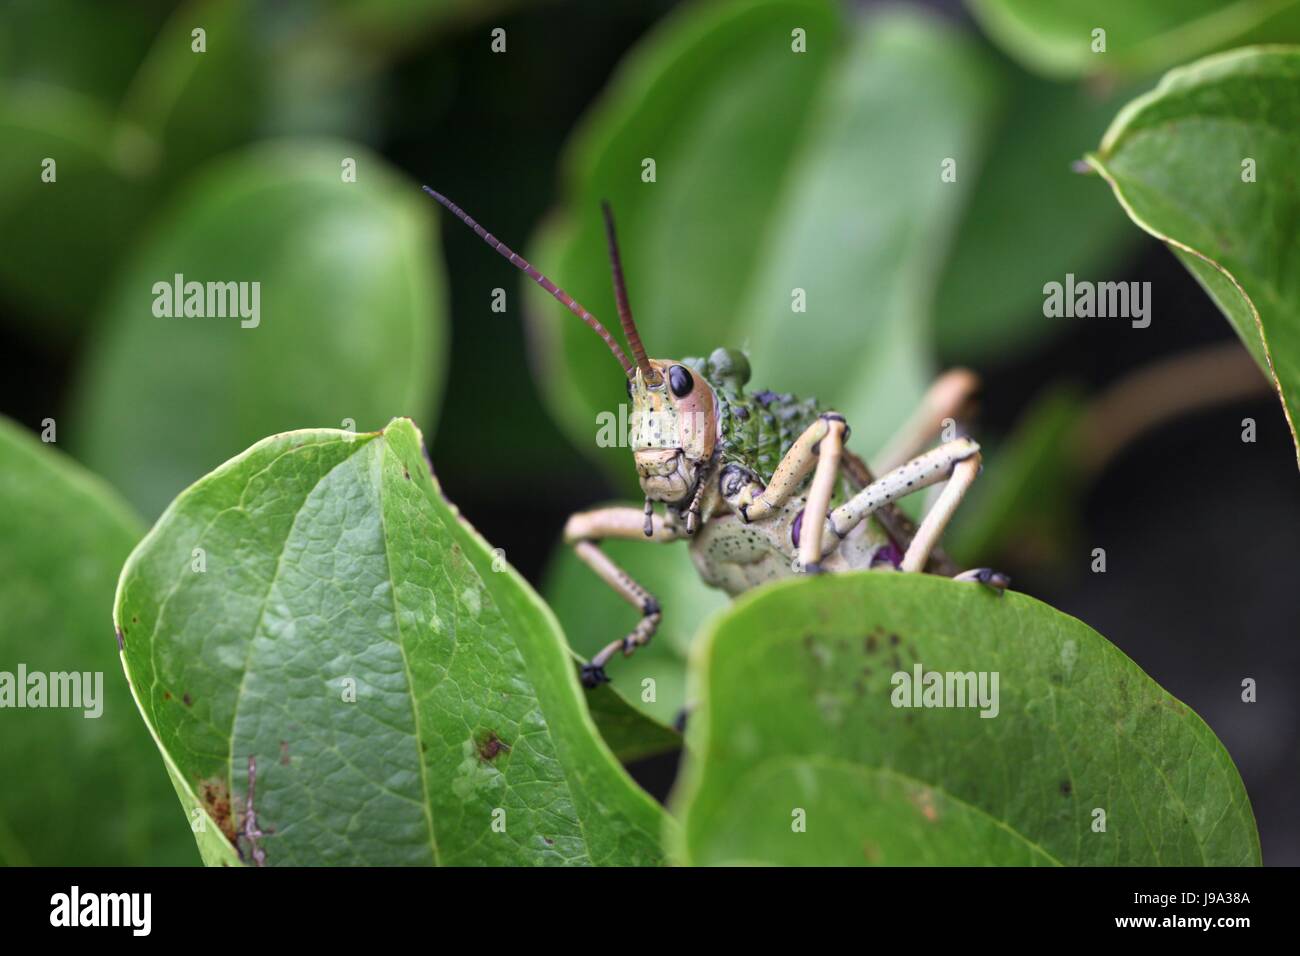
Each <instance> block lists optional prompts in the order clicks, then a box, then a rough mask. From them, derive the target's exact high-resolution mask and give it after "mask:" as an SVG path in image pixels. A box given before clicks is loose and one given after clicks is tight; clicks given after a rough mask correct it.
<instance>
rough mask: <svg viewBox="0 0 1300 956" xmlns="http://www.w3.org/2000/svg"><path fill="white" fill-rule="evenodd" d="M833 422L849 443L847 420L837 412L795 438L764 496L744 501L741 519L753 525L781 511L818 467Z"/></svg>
mask: <svg viewBox="0 0 1300 956" xmlns="http://www.w3.org/2000/svg"><path fill="white" fill-rule="evenodd" d="M831 422H838V423H839V426H840V427H841V428H842V429H843V432H844V434H843V438H842V440H841V445H842V444H843V441H847V440H848V429H847V427H845V426H844V417H843V416H842V415H838V414H836V413H835V412H826V413H825V414H823V415H822V416H821V417H820V418H818V419H817V421H815V422H813V423H812V424H811V425H809V426H808V427H807V428H806V429H805V430H804V433H803V434H802V435H800V436H799V437H798V438H796V439H795V441H794V444H793V445H791V446H790V450H789V451H787V452H786V453H785V456H784V457H783V458H782V459H781V461H780V463H779V464H778V465H777V466H776V471H774V472H773V473H772V480H771V481H769V482H768V483H767V487H766V488H764V489H763V492H762V494H760V495H759V496H758V497H757V498H755V499H754V500H753V501H750V502H742V503H741V504H740V506H739V507H738V508H737V509H736V510H737V513H738V514H739V515H740V520H741V521H744V522H745V523H746V524H749V523H751V522H754V521H762V520H763V519H764V518H766V517H767V516H768V515H770V514H772V513H773V512H775V511H779V510H780V509H781V506H782V505H784V504H785V503H786V502H787V501H789V500H790V497H791V496H792V495H793V494H794V493H795V492H796V491H798V490H799V488H800V487H801V486H802V485H803V482H804V479H805V478H807V477H808V475H809V473H810V472H811V471H812V470H813V468H814V466H816V464H817V458H818V450H819V445H820V443H821V440H822V439H823V438H825V437H826V433H827V431H829V426H830V423H831Z"/></svg>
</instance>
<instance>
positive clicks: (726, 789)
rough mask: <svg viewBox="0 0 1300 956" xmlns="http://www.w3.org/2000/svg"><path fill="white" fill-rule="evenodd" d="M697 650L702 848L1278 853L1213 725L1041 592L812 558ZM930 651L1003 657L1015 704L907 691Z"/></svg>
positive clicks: (696, 781)
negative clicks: (924, 697)
mask: <svg viewBox="0 0 1300 956" xmlns="http://www.w3.org/2000/svg"><path fill="white" fill-rule="evenodd" d="M697 653H698V658H697V659H695V660H694V661H693V665H694V666H693V669H692V674H693V675H695V679H696V680H698V682H699V683H698V686H693V688H692V694H693V696H695V697H696V698H697V700H698V705H699V707H698V710H697V711H695V713H693V714H692V716H691V722H690V724H689V726H688V729H687V736H688V739H689V749H688V751H687V756H686V761H687V768H686V771H685V777H684V781H685V782H684V783H683V784H681V785H680V787H679V791H678V792H677V793H676V794H675V795H674V800H673V803H674V806H675V807H676V809H677V812H678V813H679V815H680V819H681V821H682V831H681V837H682V843H681V845H680V847H679V850H678V854H677V855H678V856H679V857H680V859H681V861H682V862H690V863H693V864H723V863H734V862H763V863H773V864H779V865H795V864H801V865H810V864H812V865H819V866H827V865H842V866H846V865H863V864H881V865H886V866H888V865H900V864H909V865H917V864H949V865H951V864H967V865H971V864H978V865H987V864H995V863H997V864H1018V865H1051V864H1065V865H1079V864H1087V865H1133V864H1139V865H1209V866H1242V865H1252V864H1253V865H1257V864H1259V862H1260V851H1259V836H1258V834H1257V833H1256V830H1255V822H1254V817H1253V814H1252V812H1251V807H1250V803H1249V800H1248V799H1247V796H1246V791H1245V788H1244V787H1243V785H1242V782H1241V777H1240V776H1239V775H1238V773H1237V769H1236V767H1234V766H1233V764H1232V760H1231V759H1230V758H1229V756H1228V754H1227V751H1225V750H1224V748H1223V745H1222V744H1221V743H1220V742H1219V741H1218V739H1217V738H1216V737H1215V736H1214V733H1213V732H1212V731H1211V730H1210V728H1209V727H1207V726H1206V725H1205V723H1204V722H1203V721H1202V720H1201V719H1200V718H1199V717H1198V716H1197V715H1196V714H1194V713H1193V712H1192V711H1191V710H1190V709H1188V708H1187V707H1186V705H1184V704H1182V703H1181V702H1179V701H1178V700H1175V699H1174V698H1173V697H1172V696H1170V695H1169V694H1168V693H1166V692H1165V691H1164V690H1163V689H1161V688H1160V686H1159V685H1157V684H1156V683H1155V682H1154V681H1153V680H1151V678H1149V677H1148V676H1147V675H1146V674H1145V673H1143V672H1142V670H1141V669H1140V668H1139V667H1138V666H1137V665H1136V664H1134V663H1133V662H1132V661H1131V660H1129V659H1128V658H1127V657H1126V656H1124V654H1123V653H1122V652H1121V651H1120V650H1119V649H1118V648H1116V647H1114V646H1113V645H1112V644H1110V643H1109V642H1108V641H1106V640H1105V638H1103V637H1102V636H1101V635H1099V634H1097V633H1096V632H1095V631H1093V630H1092V629H1091V628H1089V627H1087V626H1086V625H1085V624H1083V623H1081V622H1080V621H1077V620H1075V619H1074V618H1072V617H1069V616H1067V615H1065V614H1061V613H1060V612H1058V611H1055V610H1053V609H1052V608H1050V607H1048V606H1047V605H1045V604H1040V603H1039V602H1037V601H1035V600H1033V599H1032V598H1029V597H1025V596H1024V595H1021V594H1015V593H1007V594H1005V595H1004V596H1002V597H1001V598H998V597H996V596H994V595H992V594H990V593H989V592H988V591H986V590H985V589H983V588H981V587H980V586H979V585H976V584H969V583H960V582H956V581H951V580H947V579H943V578H936V577H930V576H924V575H896V574H888V573H883V572H874V573H872V572H864V573H857V574H844V575H827V576H824V577H820V578H799V579H794V580H790V581H785V582H781V583H778V584H775V585H771V586H768V587H765V588H762V589H761V590H759V591H757V592H754V593H752V594H751V595H748V596H746V597H743V598H741V599H740V600H739V601H737V602H736V604H735V605H734V606H733V607H732V609H731V611H730V612H729V613H727V614H726V615H724V616H722V617H719V618H715V619H714V621H713V624H712V626H711V628H710V631H709V633H707V634H704V635H701V639H700V641H699V644H698V650H697ZM921 667H923V668H924V670H925V671H926V672H928V673H935V672H937V673H940V674H943V673H944V672H948V673H971V672H975V673H972V675H971V676H972V677H974V676H975V674H978V673H986V674H988V675H989V676H988V678H987V679H988V680H990V681H991V675H992V674H997V675H998V693H997V705H998V710H997V716H996V717H993V718H991V719H982V717H981V714H982V713H984V712H991V711H992V708H991V707H988V708H984V709H981V708H980V707H973V708H972V707H964V708H963V707H949V708H943V707H939V708H934V707H929V708H923V709H913V708H911V707H906V708H902V707H895V706H893V700H894V699H895V694H898V693H900V691H901V688H900V687H899V680H898V679H896V678H895V677H894V676H893V675H896V674H898V673H904V674H906V675H907V676H909V677H911V676H912V675H913V674H914V673H915V671H914V668H921ZM988 688H991V684H988V685H986V689H988ZM986 699H987V698H986ZM1094 808H1101V809H1102V810H1104V811H1105V813H1106V818H1105V825H1106V829H1105V831H1104V832H1095V831H1094V830H1093V824H1094V821H1095V819H1096V817H1095V810H1094ZM796 809H798V810H802V811H804V813H805V814H806V818H805V820H806V832H799V831H797V829H796V827H795V826H794V825H793V824H794V823H795V822H797V817H795V816H794V811H795V810H796Z"/></svg>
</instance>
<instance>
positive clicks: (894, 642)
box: [889, 634, 902, 647]
mask: <svg viewBox="0 0 1300 956" xmlns="http://www.w3.org/2000/svg"><path fill="white" fill-rule="evenodd" d="M901 640H902V639H901V638H900V637H899V636H898V635H897V634H890V635H889V646H890V647H897V646H898V644H899V642H900V641H901Z"/></svg>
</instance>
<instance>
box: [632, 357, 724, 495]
mask: <svg viewBox="0 0 1300 956" xmlns="http://www.w3.org/2000/svg"><path fill="white" fill-rule="evenodd" d="M646 368H648V370H649V374H647V373H646V371H645V370H644V369H643V368H642V367H641V366H640V365H638V366H637V367H636V368H635V369H634V370H633V373H632V375H631V376H630V377H629V378H628V382H627V393H628V397H629V398H630V399H631V400H632V414H631V415H630V416H629V418H628V422H629V426H630V431H629V436H628V437H629V440H630V443H631V445H632V455H633V457H634V459H635V460H636V473H637V478H638V480H639V481H640V482H641V490H642V491H644V492H645V496H646V498H648V499H650V500H652V501H663V502H666V503H668V504H681V503H682V502H683V501H684V500H686V499H687V498H689V497H690V495H691V492H692V491H693V490H694V489H695V483H696V481H697V480H698V479H699V474H700V468H701V466H703V465H704V464H705V463H706V462H708V460H709V459H710V458H711V457H712V455H713V448H714V445H715V444H716V442H717V437H718V415H717V401H716V398H715V396H714V394H713V388H712V387H711V386H710V385H709V383H708V382H707V381H705V380H704V377H703V376H702V375H700V374H699V373H698V372H695V371H692V370H691V369H690V368H688V367H687V366H686V365H683V364H682V363H680V362H671V361H663V360H660V359H646Z"/></svg>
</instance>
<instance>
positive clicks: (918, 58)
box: [528, 0, 994, 476]
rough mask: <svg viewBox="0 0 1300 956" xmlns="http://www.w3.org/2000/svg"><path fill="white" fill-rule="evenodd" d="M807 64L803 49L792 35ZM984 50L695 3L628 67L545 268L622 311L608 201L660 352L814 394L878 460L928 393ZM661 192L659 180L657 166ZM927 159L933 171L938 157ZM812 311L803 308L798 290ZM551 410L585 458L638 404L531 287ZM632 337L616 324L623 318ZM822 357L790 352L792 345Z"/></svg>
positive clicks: (901, 17)
mask: <svg viewBox="0 0 1300 956" xmlns="http://www.w3.org/2000/svg"><path fill="white" fill-rule="evenodd" d="M795 28H802V29H805V30H806V31H807V46H808V52H807V53H804V54H797V53H792V52H790V49H791V31H792V30H793V29H795ZM993 94H994V84H993V77H992V75H991V74H990V73H989V72H988V71H987V70H986V65H985V64H984V63H983V62H982V61H981V60H980V59H979V58H978V50H977V49H976V48H975V47H974V45H973V44H971V43H969V42H968V41H967V40H966V39H964V38H963V37H961V36H960V35H958V34H956V33H954V32H951V31H950V30H948V29H946V28H944V27H943V26H941V25H940V24H939V23H938V22H937V21H934V20H932V19H930V18H928V17H925V16H922V15H919V14H912V13H907V12H905V11H889V12H887V13H884V14H879V15H875V16H871V17H867V18H865V19H863V20H862V21H860V22H858V23H856V24H854V25H853V26H846V25H844V24H842V23H841V22H840V21H839V20H838V18H837V17H836V15H835V13H834V10H833V8H831V7H830V6H828V5H826V4H822V3H811V2H790V0H785V2H782V0H773V2H759V3H743V4H728V5H725V6H720V7H706V6H699V7H694V8H690V9H688V10H686V11H684V12H682V13H680V14H678V15H677V16H675V17H674V18H672V19H671V20H670V21H669V23H668V25H667V26H665V27H662V28H661V29H660V30H659V31H658V32H657V33H656V34H654V35H653V36H652V37H651V39H650V40H648V41H646V42H645V43H643V44H642V46H641V47H640V48H639V49H638V50H637V51H636V52H635V53H634V54H633V55H632V56H631V57H630V59H629V60H628V62H627V63H625V64H624V66H623V67H622V68H621V69H620V71H619V74H618V76H617V77H616V79H615V81H614V83H613V85H612V86H611V89H610V91H609V92H608V93H607V95H606V97H605V100H604V102H603V104H602V106H601V108H600V109H599V110H598V111H597V112H596V113H594V114H593V115H592V116H591V117H589V118H588V121H587V123H586V126H585V128H584V130H583V133H582V135H580V136H579V137H577V138H576V139H575V140H574V142H573V144H572V146H571V148H570V152H569V155H568V157H567V160H568V161H567V167H568V173H569V174H568V177H567V183H568V187H567V189H566V196H567V199H568V202H567V207H566V208H568V209H570V210H573V211H574V214H576V217H577V218H567V219H558V220H554V221H553V222H552V223H551V225H550V226H549V227H548V228H547V229H545V230H544V231H543V234H542V237H541V238H540V240H539V241H538V242H536V243H535V245H536V251H535V254H534V255H532V256H530V258H531V259H532V261H533V262H534V263H535V264H536V265H538V266H539V268H541V269H543V271H546V272H547V273H548V274H549V275H551V276H552V277H553V278H555V279H556V281H558V282H560V284H561V285H563V286H564V287H565V288H566V289H568V291H570V292H572V293H573V294H574V295H576V296H577V297H578V298H579V299H580V300H581V301H583V302H584V303H585V304H586V305H587V306H588V307H590V308H592V309H593V310H594V311H595V312H596V314H597V315H601V316H605V317H607V318H609V317H613V316H615V314H616V313H615V309H614V306H613V297H612V292H611V291H610V281H609V275H608V265H607V262H606V259H605V253H604V238H603V232H602V230H601V226H600V220H599V213H598V203H599V200H600V198H602V197H607V198H609V199H610V200H611V201H612V203H613V206H614V209H615V211H616V213H617V215H618V220H619V235H620V242H621V245H622V249H623V256H624V265H625V271H626V274H627V276H628V282H629V286H630V295H631V300H632V305H633V308H634V311H635V312H636V314H637V315H638V317H639V320H640V325H641V329H642V333H643V336H644V338H645V339H646V341H647V343H648V347H649V350H650V352H651V354H653V355H657V356H685V355H700V354H707V353H708V352H709V351H711V350H712V349H713V348H715V347H716V346H718V345H724V344H725V345H732V346H742V347H747V348H748V349H749V350H750V355H751V360H752V362H753V364H754V369H755V386H756V387H772V388H777V389H780V390H782V391H793V392H796V393H800V394H805V395H808V394H815V395H817V396H818V397H820V398H822V399H824V400H826V401H827V402H829V403H831V404H832V405H834V406H835V407H836V408H838V409H839V410H840V411H842V412H844V413H845V414H846V416H847V417H848V419H849V421H850V423H851V424H852V426H853V431H854V438H855V441H856V442H857V443H858V447H859V448H861V449H865V450H868V451H869V450H871V449H872V448H873V446H874V445H875V444H877V443H879V442H880V441H882V440H883V439H884V437H885V436H886V435H888V434H889V433H890V432H891V431H892V430H893V429H894V428H895V427H896V426H897V425H898V424H899V423H900V422H901V421H902V420H903V418H904V417H905V415H906V413H907V412H908V411H910V410H911V408H912V405H913V403H914V402H915V400H916V399H917V398H919V396H920V394H921V391H922V389H923V385H924V384H925V381H926V378H927V376H928V372H929V369H928V360H927V357H926V352H927V347H928V332H927V326H928V310H927V304H928V298H929V290H930V288H931V286H932V284H933V281H934V278H935V274H936V273H937V271H938V261H937V257H936V256H935V249H936V246H938V247H942V246H943V245H944V243H945V240H946V236H947V234H948V231H949V228H950V226H951V225H952V223H953V221H954V219H955V217H956V216H957V214H958V210H959V209H960V205H961V202H962V197H963V194H964V189H965V186H964V185H963V184H961V183H943V182H941V181H940V171H941V165H940V164H941V162H942V161H943V160H944V159H945V158H947V157H953V156H964V155H967V154H968V153H969V152H970V151H972V150H974V149H975V148H976V146H977V144H978V141H979V137H978V131H979V130H980V129H981V127H982V126H983V122H984V120H985V118H986V117H987V116H988V115H989V113H990V111H991V107H992V100H993V98H994V95H993ZM645 157H650V158H653V159H655V161H656V166H657V168H656V173H657V181H656V182H654V183H644V182H642V181H641V171H642V159H643V158H645ZM918 157H929V158H930V160H929V161H921V160H919V159H918ZM795 288H800V289H804V290H805V291H806V293H807V303H808V306H807V309H808V311H807V312H806V313H803V314H799V313H794V312H792V290H794V289H795ZM528 294H529V296H530V305H531V311H532V312H533V313H535V315H534V321H533V323H532V329H533V332H534V336H535V339H536V342H537V344H538V345H539V346H540V350H541V355H540V357H541V362H540V367H541V369H542V381H543V383H544V387H545V389H546V391H547V396H548V399H549V401H550V403H551V407H552V409H553V410H554V412H555V414H556V415H557V417H558V418H559V420H560V421H561V422H562V423H563V425H564V426H565V428H566V430H567V431H568V433H569V434H570V435H571V436H572V437H573V438H574V440H575V441H576V442H577V443H578V444H579V446H580V447H582V448H587V449H591V450H592V452H593V454H598V455H600V456H601V457H602V460H603V461H604V463H605V464H606V466H607V467H610V468H615V467H617V468H618V469H619V471H618V472H616V473H617V474H624V475H629V476H630V474H631V471H630V469H629V468H628V467H627V462H626V457H625V456H626V451H625V450H622V449H614V450H611V451H609V452H598V451H597V450H596V449H594V448H593V447H592V446H593V445H594V442H593V438H594V436H595V433H596V424H595V423H596V415H597V413H598V412H599V411H601V410H604V409H608V408H610V407H611V406H613V405H614V404H615V403H616V402H618V401H620V400H621V399H622V398H623V389H622V383H621V381H620V377H619V373H618V372H617V365H616V364H615V363H614V362H613V361H612V359H611V357H610V356H609V355H608V353H607V351H606V350H605V347H604V345H603V344H602V343H601V342H600V341H599V339H598V338H597V337H596V336H594V335H592V334H591V333H590V332H589V331H588V330H587V329H585V328H584V327H583V326H581V324H580V323H578V322H577V321H576V320H575V319H574V318H573V316H571V315H569V314H568V313H567V312H564V311H563V310H562V309H561V307H560V306H558V305H557V304H556V303H554V302H552V301H550V300H549V299H548V298H547V297H546V296H545V293H544V292H542V291H541V290H539V289H537V288H535V287H533V286H532V285H531V284H529V292H528ZM615 324H616V321H615ZM796 339H797V340H798V341H799V342H801V343H804V346H805V347H802V348H798V349H794V348H791V344H792V340H796Z"/></svg>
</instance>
